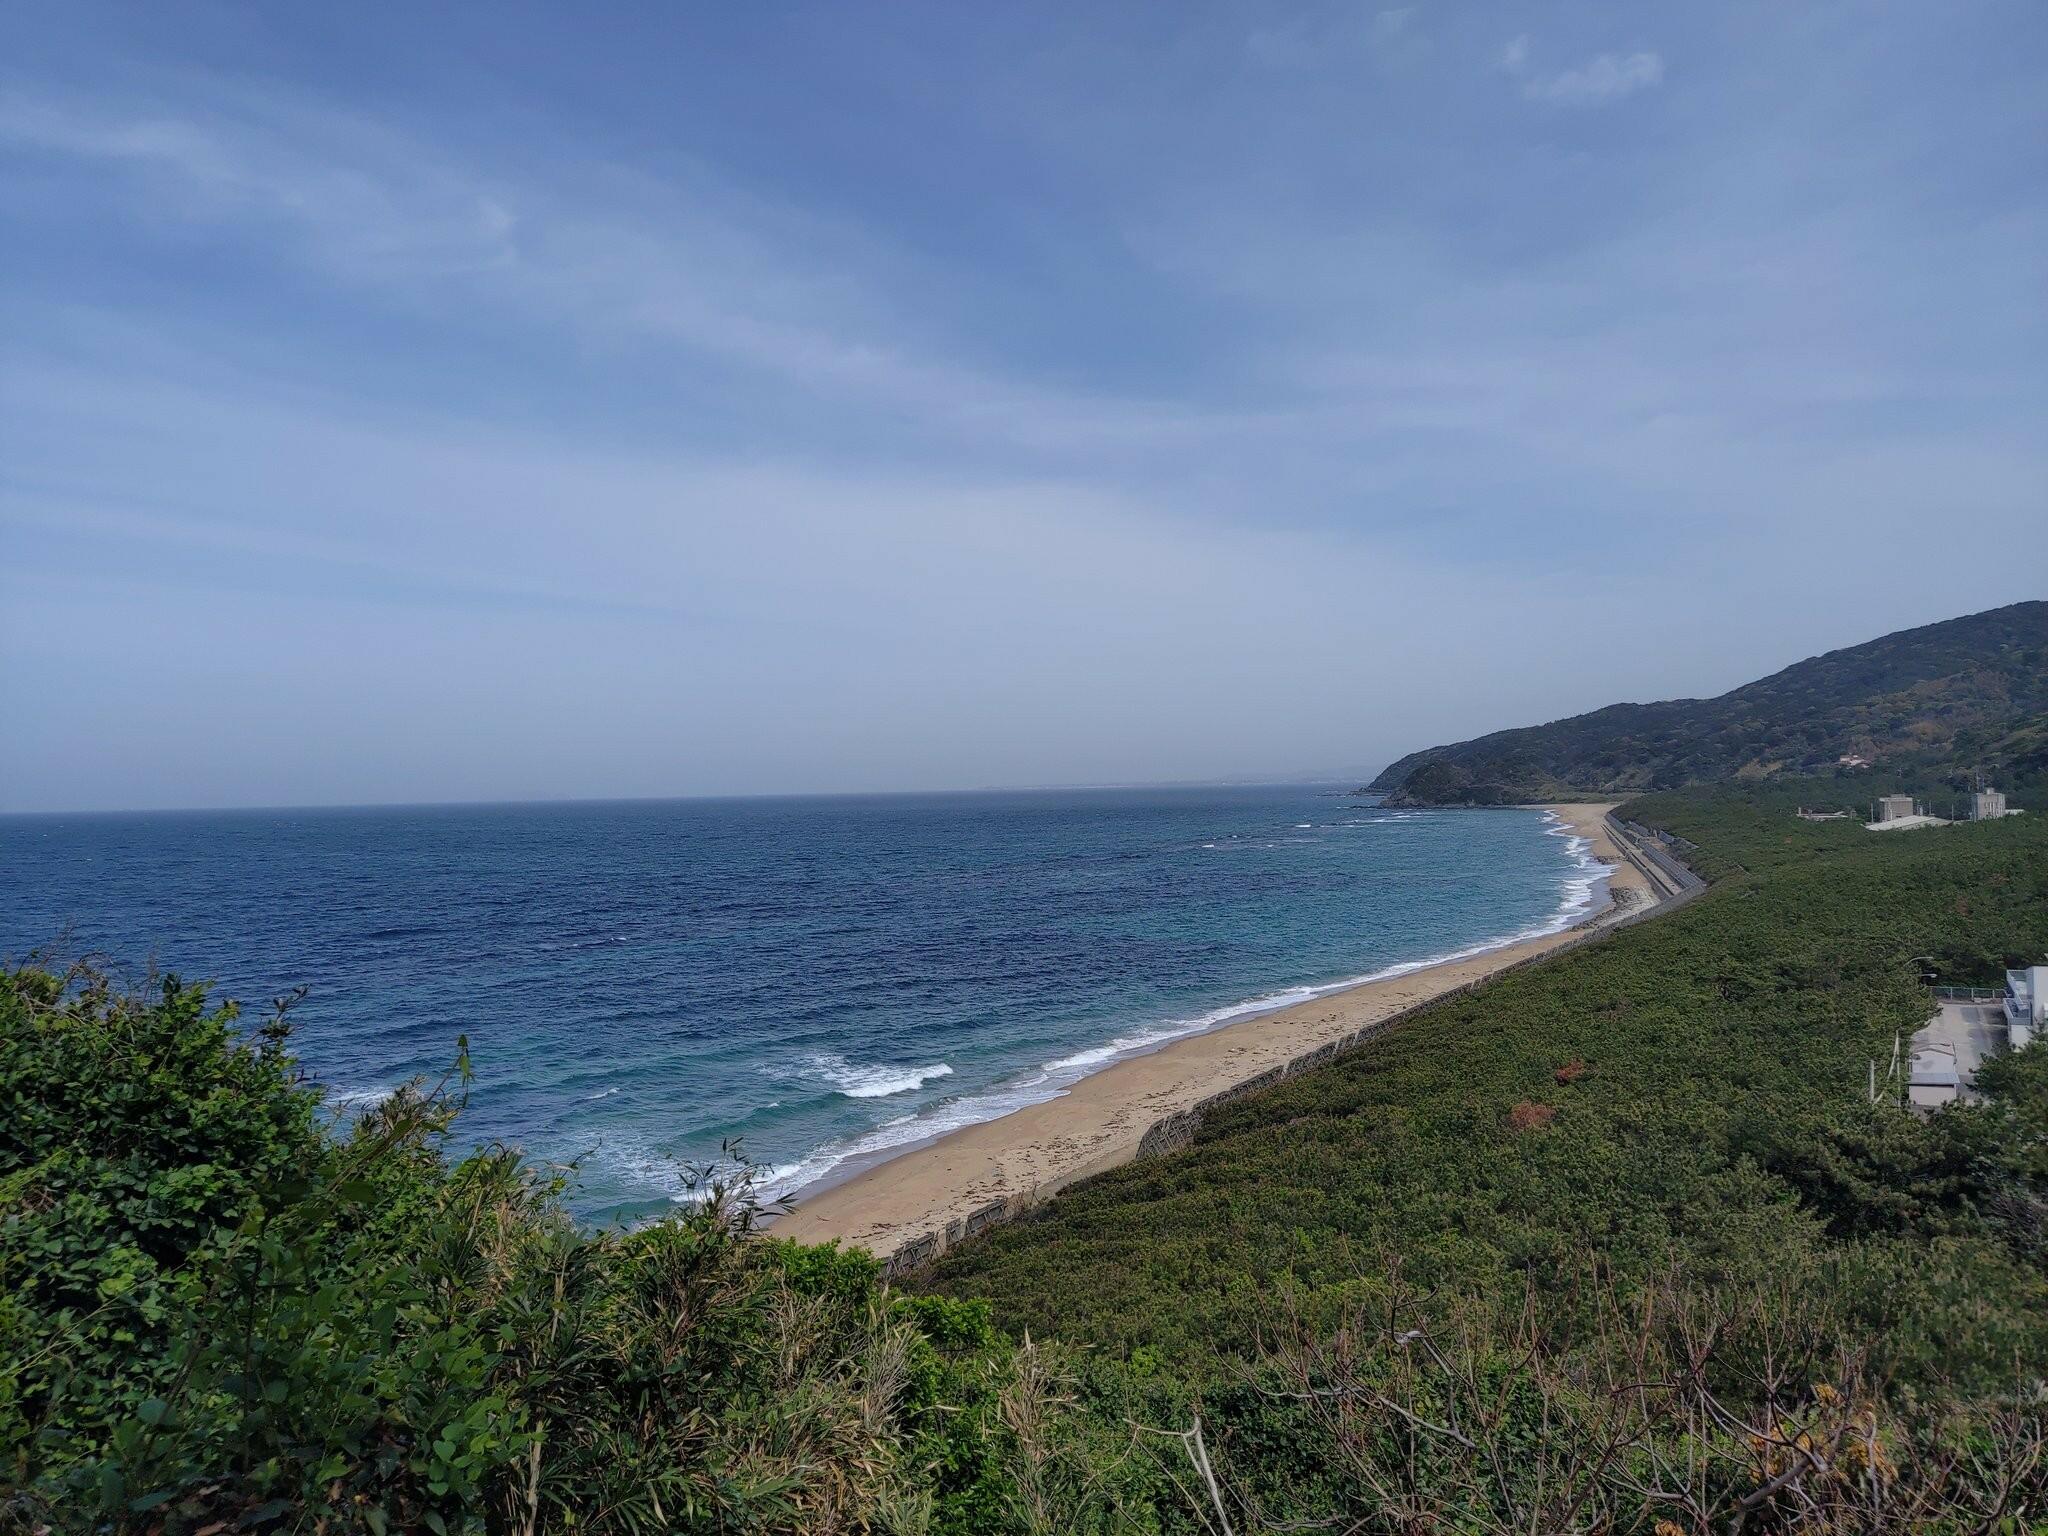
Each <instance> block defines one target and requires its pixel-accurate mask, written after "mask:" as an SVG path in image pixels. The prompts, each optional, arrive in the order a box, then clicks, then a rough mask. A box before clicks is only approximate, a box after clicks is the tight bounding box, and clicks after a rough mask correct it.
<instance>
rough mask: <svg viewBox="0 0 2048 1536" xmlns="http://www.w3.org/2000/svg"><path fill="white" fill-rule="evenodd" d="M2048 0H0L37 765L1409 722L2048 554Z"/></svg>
mask: <svg viewBox="0 0 2048 1536" xmlns="http://www.w3.org/2000/svg"><path fill="white" fill-rule="evenodd" d="M2044 78H2048V7H2044V6H2042V5H2041V4H2040V3H2039V0H1983V3H1976V0H1956V3H1952V4H1943V5H1938V6H1935V5H1926V4H1922V3H1905V0H1898V3H1886V0H1865V3H1856V4H1846V3H1842V4H1837V3H1826V0H1816V3H1811V4H1800V5H1784V4H1782V3H1779V0H1768V3H1753V4H1741V3H1732V4H1715V5H1703V6H1646V5H1642V4H1640V3H1615V4H1581V3H1571V0H1564V3H1544V4H1534V3H1530V4H1467V5H1452V4H1447V3H1446V4H1436V5H1430V4H1422V3H1417V4H1414V5H1408V6H1400V7H1395V8H1387V7H1383V6H1374V5H1337V4H1313V5H1298V4H1284V3H1274V4H1261V5H1241V4H1208V3H1200V0H1175V3H1157V4H1137V3H1134V4H1128V5H1116V6H1104V5H1100V4H1094V3H1074V4H1067V5H1061V4H1047V5H1038V6H988V5H959V4H953V3H949V4H937V3H934V4H921V3H891V4H888V5H861V4H847V3H844V0H832V3H819V4H802V3H786V4H772V5H708V4H706V5H677V4H666V3H664V4H646V5H627V4H607V3H580V4H577V5H574V6H570V5H565V4H554V5H539V4H533V3H528V0H491V3H488V4H460V3H447V4H437V5H433V6H420V5H417V4H411V3H407V4H385V3H380V0H358V3H352V4H350V5H346V6H336V5H321V6H315V5H258V4H244V5H215V4H208V3H205V0H179V3H177V4H170V5H166V4H162V3H151V4H142V5H135V6H118V5H104V4H100V3H97V0H67V3H66V4H64V5H61V6H55V5H41V4H29V3H24V0H0V225H4V230H5V233H4V238H0V342H4V345H0V539H4V541H5V546H4V547H5V555H4V559H0V718H4V719H5V721H6V725H5V727H4V729H0V810H15V811H21V810H47V809H85V808H152V807H171V806H218V805H256V804H318V803H359V802H373V801H424V800H466V799H538V798H554V797H580V796H627V795H684V794H738V793H785V792H808V791H841V790H845V791H863V790H885V789H929V788H949V787H958V788H968V787H977V786H990V785H1035V784H1081V783H1113V782H1145V781H1167V780H1195V779H1206V778H1212V777H1268V776H1292V775H1297V774H1313V773H1329V774H1347V773H1362V772H1365V771H1368V770H1370V769H1373V768H1376V767H1378V766H1379V765H1381V764H1384V763H1385V762H1387V761H1389V760H1391V759H1392V758H1394V757H1396V756H1398V755H1400V754H1401V753H1404V752H1407V751H1409V750H1412V749H1415V748H1418V747H1422V746H1426V745H1429V744H1432V743H1435V742H1441V741H1447V740H1454V739H1459V738H1462V737H1465V736H1470V735H1474V734H1477V733H1480V732H1483V731H1487V730H1492V729H1496V728H1500V727H1504V726H1508V725H1517V724H1528V723H1533V722H1536V721H1541V720H1547V719H1552V718H1556V717H1559V716H1562V715H1566V714H1571V713H1575V712H1577V711H1580V710H1584V709H1589V708H1594V707H1598V706H1600V705H1603V704H1607V703H1610V702H1613V701H1615V700H1618V699H1643V698H1658V697H1669V696H1685V695H1707V694H1713V693H1718V692H1720V691H1723V690H1725V689H1726V688H1729V687H1732V686H1734V685H1736V684H1739V683H1741V682H1744V681H1747V680H1749V679H1750V678H1752V677H1756V676H1759V675H1762V674H1765V673H1768V672H1770V671H1773V670H1776V669H1777V668H1779V667H1781V666H1784V665H1787V664H1789V663H1791V662H1793V661H1796V660H1798V659H1800V658H1802V657H1805V656H1809V655H1813V654H1816V653H1818V652H1820V651H1823V650H1827V649H1831V648H1834V647H1836V646H1841V645H1847V644H1853V643H1855V642H1858V641H1861V640H1864V639H1869V638H1872V637H1874V636H1876V635H1879V634H1883V633H1886V632H1888V631H1890V630H1894V629H1898V628H1902V627H1905V626H1908V625H1912V624H1918V623H1926V622H1931V621H1934V620H1937V619H1941V618H1946V617H1951V616H1954V615H1956V614H1961V613H1966V612H1973V611H1977V610H1980V609H1983V608H1989V607H1994V606H1997V605H1999V604H2003V603H2008V602H2013V601H2018V600H2021V599H2024V598H2035V597H2042V596H2044V595H2048V430H2044V429H2043V424H2044V422H2048V90H2044V89H2043V88H2042V81H2043V80H2044Z"/></svg>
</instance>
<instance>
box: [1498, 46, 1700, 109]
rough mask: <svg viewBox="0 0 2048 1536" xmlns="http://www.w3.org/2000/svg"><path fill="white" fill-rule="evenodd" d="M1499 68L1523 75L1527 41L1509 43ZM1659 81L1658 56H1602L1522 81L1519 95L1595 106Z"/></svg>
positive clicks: (1661, 66)
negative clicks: (1553, 72) (1573, 67)
mask: <svg viewBox="0 0 2048 1536" xmlns="http://www.w3.org/2000/svg"><path fill="white" fill-rule="evenodd" d="M1501 65H1502V67H1503V68H1505V69H1506V70H1507V71H1508V72H1509V73H1510V74H1516V75H1521V74H1525V73H1526V72H1527V70H1528V68H1529V39H1528V38H1527V37H1518V38H1516V39H1515V40H1514V41H1513V42H1511V43H1509V44H1508V45H1507V47H1506V48H1505V49H1503V50H1502V52H1501ZM1663 79H1664V60H1663V58H1662V57H1661V56H1660V55H1658V54H1655V53H1651V52H1648V51H1644V52H1638V53H1603V54H1600V55H1598V56H1597V57H1595V58H1591V59H1588V60H1587V61H1586V62H1585V63H1583V64H1581V65H1579V66H1578V67H1577V68H1575V69H1566V70H1561V71H1559V72H1558V73H1556V74H1547V75H1539V76H1537V77H1535V78H1533V79H1528V80H1525V81H1524V82H1523V85H1522V94H1523V95H1524V96H1526V97H1528V98H1529V99H1530V100H1531V101H1547V102H1553V103H1555V104H1557V105H1559V106H1567V107H1588V106H1598V105H1599V104H1600V103H1602V102H1608V101H1618V100H1619V99H1620V98H1622V97H1624V96H1632V95H1634V94H1635V93H1636V92H1637V91H1645V90H1648V89H1650V88H1651V87H1652V86H1655V85H1659V84H1661V83H1662V82H1663Z"/></svg>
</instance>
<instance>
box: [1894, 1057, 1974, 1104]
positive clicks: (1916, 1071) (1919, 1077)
mask: <svg viewBox="0 0 2048 1536" xmlns="http://www.w3.org/2000/svg"><path fill="white" fill-rule="evenodd" d="M1915 1043H1916V1044H1917V1043H1918V1042H1917V1041H1916V1042H1915ZM1961 1093H1962V1074H1961V1073H1960V1072H1959V1071H1957V1069H1956V1058H1955V1056H1954V1055H1953V1054H1952V1053H1951V1052H1949V1051H1947V1050H1944V1049H1942V1048H1940V1047H1939V1046H1932V1047H1929V1048H1928V1049H1926V1050H1921V1051H1915V1052H1914V1053H1913V1061H1912V1065H1911V1068H1910V1069H1909V1071H1908V1072H1907V1075H1906V1102H1907V1103H1908V1104H1910V1105H1912V1106H1913V1108H1915V1109H1939V1108H1941V1106H1942V1105H1944V1104H1953V1103H1955V1101H1956V1099H1957V1098H1958V1097H1959V1096H1960V1095H1961Z"/></svg>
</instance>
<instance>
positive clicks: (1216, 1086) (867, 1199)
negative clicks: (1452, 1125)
mask: <svg viewBox="0 0 2048 1536" xmlns="http://www.w3.org/2000/svg"><path fill="white" fill-rule="evenodd" d="M1544 808H1545V809H1547V810H1549V811H1551V812H1553V813H1555V814H1556V815H1557V816H1558V817H1559V818H1560V819H1561V820H1563V821H1564V822H1566V823H1567V824H1568V825H1570V826H1571V828H1572V829H1573V830H1574V831H1575V832H1577V833H1578V834H1579V835H1580V836H1582V837H1584V838H1586V839H1587V840H1588V841H1589V842H1590V843H1591V845H1592V852H1593V855H1594V857H1596V858H1598V859H1600V860H1601V861H1602V862H1603V863H1605V864H1607V865H1609V866H1611V867H1612V870H1613V875H1612V878H1611V880H1610V882H1609V891H1610V893H1611V896H1612V904H1611V905H1610V906H1609V907H1608V908H1607V909H1606V910H1605V911H1603V912H1601V913H1600V914H1598V916H1597V917H1596V918H1594V919H1593V921H1594V922H1597V923H1607V922H1611V921H1613V920H1615V919H1616V918H1618V917H1620V916H1622V915H1625V914H1626V913H1628V912H1631V911H1636V910H1640V909H1641V908H1642V907H1644V906H1645V905H1647V904H1650V903H1653V902H1654V901H1655V900H1656V899H1657V894H1656V893H1655V892H1653V891H1652V890H1651V888H1650V886H1649V884H1648V882H1647V881H1645V880H1644V878H1643V876H1642V874H1641V873H1640V872H1639V871H1638V870H1637V869H1636V868H1635V866H1634V865H1632V864H1631V863H1630V862H1629V861H1628V860H1627V859H1626V858H1624V857H1623V856H1622V855H1621V853H1620V852H1619V850H1617V849H1616V848H1615V847H1614V845H1613V843H1612V842H1611V841H1610V839H1609V837H1608V835H1607V829H1606V824H1605V820H1604V818H1605V816H1606V813H1607V812H1608V811H1610V810H1612V809H1613V806H1612V805H1552V806H1546V807H1544ZM1572 936H1573V933H1572V931H1570V930H1567V931H1566V932H1562V933H1556V934H1549V935H1545V936H1543V937H1541V938H1534V939H1527V940H1524V941H1522V942H1520V943H1517V944H1512V945H1508V946H1506V947H1504V948H1501V949H1495V950H1489V951H1487V952H1486V953H1484V954H1480V955H1474V956H1471V957H1469V958H1467V959H1463V960H1451V961H1446V962H1444V963H1442V964H1440V965H1434V966H1431V967H1429V968H1428V969H1426V970H1419V971H1411V972H1409V973H1408V974H1406V975H1403V976H1396V977H1391V978H1389V979H1387V980H1384V981H1370V982H1362V983H1360V984H1359V985H1358V986H1355V987H1351V988H1348V989H1346V990H1344V991H1341V992H1333V993H1330V994H1328V995H1327V996H1324V997H1319V998H1315V999H1313V1000H1312V1001H1309V1002H1305V1003H1299V1004H1296V1005H1295V1006H1293V1007H1290V1008H1283V1009H1279V1010H1277V1011H1275V1012H1273V1013H1268V1014H1260V1015H1257V1016H1254V1017H1251V1018H1246V1019H1241V1020H1238V1021H1237V1022H1235V1023H1232V1024H1229V1025H1226V1026H1224V1027H1223V1028H1221V1029H1216V1030H1212V1031H1210V1032H1209V1033H1207V1034H1201V1035H1190V1036H1187V1037H1184V1038H1182V1039H1179V1040H1175V1041H1172V1042H1170V1043H1168V1044H1166V1045H1164V1046H1162V1047H1160V1048H1159V1049H1158V1050H1156V1051H1153V1052H1151V1053H1150V1054H1149V1055H1142V1056H1133V1057H1130V1058H1128V1059H1126V1060H1124V1061H1120V1062H1117V1063H1115V1064H1114V1065H1112V1066H1109V1067H1107V1068H1105V1069H1104V1070H1102V1071H1100V1072H1098V1073H1096V1074H1094V1075H1093V1076H1092V1077H1086V1078H1083V1079H1082V1080H1081V1081H1079V1082H1078V1083H1075V1084H1074V1085H1073V1087H1071V1088H1070V1089H1068V1090H1067V1091H1066V1092H1065V1093H1064V1094H1062V1095H1061V1096H1060V1097H1058V1098H1055V1099H1048V1100H1047V1101H1045V1102H1044V1103H1042V1104H1033V1105H1030V1106H1028V1107H1026V1108H1024V1109H1020V1110H1017V1111H1015V1112H1014V1113H1012V1114H1009V1115H1005V1116H1003V1117H1002V1118H1001V1119H998V1120H988V1121H983V1122H982V1123H980V1124H978V1125H970V1126H964V1127H962V1128H961V1129H959V1130H957V1131H953V1132H951V1133H949V1134H947V1135H945V1136H942V1137H940V1138H938V1139H937V1140H935V1141H931V1142H928V1143H926V1144H924V1145H923V1146H918V1147H913V1148H912V1149H910V1150H909V1151H906V1152H903V1153H901V1154H899V1155H897V1156H895V1157H892V1158H890V1159H888V1160H887V1161H885V1162H882V1163H878V1164H875V1165H874V1166H872V1167H868V1168H865V1169H862V1170H860V1171H859V1172H856V1173H854V1174H852V1175H851V1176H850V1177H848V1178H846V1179H844V1180H842V1181H840V1182H837V1183H833V1184H828V1185H826V1186H823V1187H821V1188H820V1189H818V1190H817V1191H816V1192H815V1193H813V1194H811V1195H809V1196H807V1197H805V1198H804V1199H802V1200H801V1201H800V1202H799V1203H798V1204H797V1205H796V1206H795V1207H794V1208H793V1209H792V1210H790V1211H789V1212H788V1213H787V1214H786V1215H784V1216H782V1217H780V1218H778V1219H777V1220H776V1222H775V1234H776V1236H778V1237H790V1238H795V1239H797V1240H799V1241H802V1242H823V1241H825V1240H827V1239H830V1238H838V1239H840V1240H842V1241H844V1242H847V1243H850V1244H854V1245H857V1246H859V1247H863V1248H867V1249H870V1250H872V1251H873V1252H874V1253H876V1254H878V1255H884V1256H886V1255H889V1254H891V1253H894V1252H895V1251H896V1250H897V1249H898V1248H899V1247H901V1246H903V1245H904V1244H906V1243H911V1242H914V1241H916V1240H917V1239H920V1238H922V1237H924V1236H925V1235H926V1234H928V1233H936V1234H939V1235H940V1243H941V1244H942V1245H943V1244H946V1243H949V1242H950V1241H951V1238H950V1237H948V1236H947V1233H948V1232H949V1229H950V1231H951V1232H952V1233H953V1234H958V1233H959V1232H960V1231H961V1230H962V1229H963V1226H964V1225H965V1224H966V1223H967V1221H968V1218H969V1217H970V1216H971V1215H972V1214H973V1213H975V1212H977V1211H983V1210H985V1209H987V1208H988V1207H989V1206H990V1205H991V1204H992V1203H993V1202H996V1201H999V1200H1002V1201H1008V1202H1010V1203H1011V1205H1012V1206H1015V1205H1017V1204H1019V1203H1028V1202H1030V1201H1032V1200H1039V1199H1044V1198H1045V1197H1047V1196H1048V1195H1051V1194H1052V1193H1054V1192H1055V1191H1056V1190H1058V1189H1060V1188H1062V1187H1063V1186H1065V1185H1068V1184H1071V1183H1073V1182H1074V1181H1076V1180H1077V1179H1084V1178H1087V1177H1088V1176H1089V1175H1091V1174H1095V1173H1100V1172H1101V1171H1102V1170H1104V1169H1106V1168H1113V1167H1115V1166H1116V1165H1118V1164H1119V1163H1124V1162H1128V1161H1130V1160H1131V1158H1132V1157H1133V1156H1135V1155H1136V1153H1137V1150H1138V1143H1139V1140H1140V1138H1142V1137H1143V1136H1144V1134H1145V1132H1146V1130H1147V1129H1149V1128H1150V1127H1151V1126H1152V1125H1153V1124H1154V1122H1156V1121H1158V1120H1160V1119H1162V1118H1164V1117H1165V1116H1168V1115H1171V1114H1175V1113H1177V1112H1179V1111H1182V1110H1186V1109H1189V1108H1191V1107H1193V1106H1194V1105H1197V1104H1200V1103H1201V1102H1202V1101H1203V1100H1205V1099H1208V1098H1210V1097H1212V1096H1213V1095H1215V1094H1217V1093H1220V1092H1223V1091H1224V1090H1226V1089H1228V1088H1230V1087H1233V1086H1234V1085H1236V1084H1238V1083H1242V1082H1245V1081H1246V1080H1248V1079H1251V1078H1255V1077H1257V1076H1259V1075H1260V1074H1261V1073H1264V1072H1267V1071H1269V1070H1271V1069H1273V1068H1275V1067H1278V1066H1281V1065H1283V1064H1284V1063H1286V1062H1289V1061H1291V1060H1293V1059H1294V1058H1296V1057H1298V1056H1301V1055H1302V1054H1304V1053H1305V1052H1308V1051H1311V1050H1313V1049H1315V1048H1316V1047H1318V1046H1320V1045H1324V1044H1327V1043H1329V1042H1331V1041H1334V1040H1340V1039H1342V1038H1344V1037H1345V1036H1347V1035H1350V1034H1353V1033H1355V1032H1357V1031H1358V1030H1360V1029H1362V1028H1365V1027H1367V1026H1370V1025H1372V1024H1373V1023H1375V1022H1377V1021H1379V1020H1383V1019H1386V1018H1388V1017H1389V1016H1391V1015H1393V1014H1396V1013H1399V1012H1400V1011H1402V1010H1403V1009H1405V1008H1410V1007H1413V1006H1414V1005H1415V1004H1417V1003H1420V1002H1425V1001H1428V1000H1429V999H1431V998H1435V997H1441V996H1442V995H1444V994H1445V993H1446V992H1450V991H1452V990H1454V989H1456V988H1458V987H1461V986H1464V985H1467V984H1469V983H1471V982H1474V981H1478V980H1482V979H1484V978H1485V977H1487V976H1490V975H1493V974H1495V973H1496V972H1498V971H1501V970H1503V969H1505V968H1506V967H1508V966H1510V965H1513V964H1515V963H1516V962H1518V961H1520V960H1523V959H1526V958H1528V957H1530V956H1532V955H1537V954H1541V953H1543V952H1544V951H1546V950H1550V949H1555V948H1557V947H1558V946H1559V945H1561V944H1563V943H1565V942H1566V941H1567V940H1568V939H1570V938H1571V937H1572Z"/></svg>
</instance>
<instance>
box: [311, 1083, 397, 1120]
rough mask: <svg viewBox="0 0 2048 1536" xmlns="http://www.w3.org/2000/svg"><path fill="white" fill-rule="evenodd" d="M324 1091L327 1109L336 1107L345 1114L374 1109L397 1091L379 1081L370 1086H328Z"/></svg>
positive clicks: (357, 1113) (359, 1113) (356, 1113)
mask: <svg viewBox="0 0 2048 1536" xmlns="http://www.w3.org/2000/svg"><path fill="white" fill-rule="evenodd" d="M325 1092H326V1098H327V1107H328V1108H329V1109H338V1110H341V1111H343V1112H344V1113H347V1114H352V1115H361V1114H367V1113H368V1112H369V1111H370V1110H373V1109H375V1108H376V1107H377V1106H378V1105H379V1104H382V1103H383V1102H384V1101H385V1100H386V1099H388V1098H390V1097H391V1095H393V1094H394V1093H396V1092H398V1090H397V1088H395V1087H391V1086H388V1085H386V1084H383V1083H379V1084H377V1085H376V1086H374V1087H370V1088H328V1089H326V1090H325Z"/></svg>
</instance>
